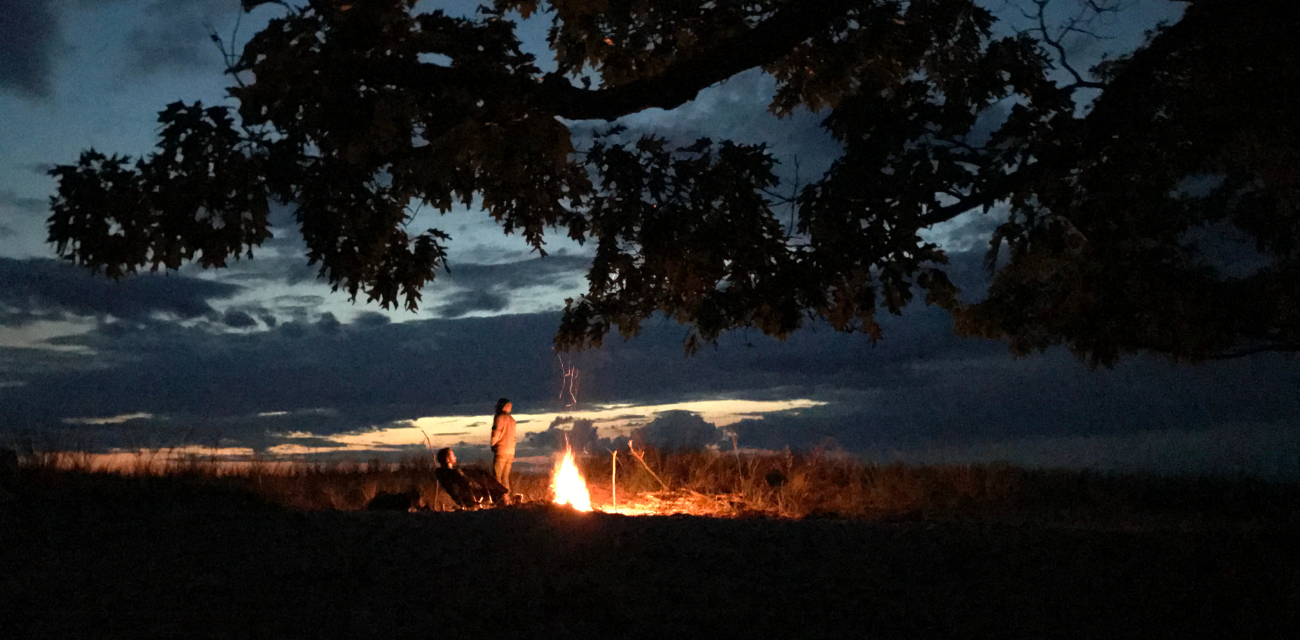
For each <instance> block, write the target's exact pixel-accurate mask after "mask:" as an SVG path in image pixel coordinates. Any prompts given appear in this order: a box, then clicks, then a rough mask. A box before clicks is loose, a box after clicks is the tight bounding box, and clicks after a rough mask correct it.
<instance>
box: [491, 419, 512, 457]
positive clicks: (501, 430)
mask: <svg viewBox="0 0 1300 640" xmlns="http://www.w3.org/2000/svg"><path fill="white" fill-rule="evenodd" d="M491 444H492V451H494V452H496V453H499V454H509V455H514V453H515V419H514V417H513V416H511V415H510V414H508V413H498V414H497V415H496V417H495V418H492V441H491Z"/></svg>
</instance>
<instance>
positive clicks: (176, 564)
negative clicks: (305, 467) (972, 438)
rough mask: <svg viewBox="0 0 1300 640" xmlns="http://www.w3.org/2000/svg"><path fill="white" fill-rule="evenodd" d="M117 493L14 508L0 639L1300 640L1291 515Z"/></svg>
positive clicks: (7, 525) (6, 528)
mask: <svg viewBox="0 0 1300 640" xmlns="http://www.w3.org/2000/svg"><path fill="white" fill-rule="evenodd" d="M109 493H111V494H112V495H113V496H114V499H112V500H109V499H105V498H106V496H107V495H108V494H105V495H98V494H96V492H93V491H92V492H89V493H87V492H85V491H81V490H66V489H64V490H58V489H52V490H45V489H42V490H39V491H37V490H32V489H27V490H22V491H18V492H17V493H16V494H15V495H16V497H15V495H11V496H9V498H8V500H7V501H6V502H5V503H4V504H0V637H3V638H15V639H16V638H29V637H30V638H298V637H326V638H357V637H362V638H365V637H374V638H405V637H421V638H539V637H540V638H549V637H555V638H567V637H573V638H678V637H680V638H686V637H705V638H708V637H711V636H712V637H716V638H732V637H735V638H746V637H748V638H780V637H798V638H823V637H832V636H838V637H850V638H914V637H935V638H939V637H942V638H1192V637H1218V638H1282V637H1288V638H1291V637H1300V636H1298V635H1297V631H1298V630H1300V627H1298V626H1297V615H1298V612H1300V545H1294V544H1293V543H1294V542H1296V540H1295V536H1294V531H1293V530H1292V529H1293V527H1292V526H1291V525H1290V524H1288V523H1273V524H1259V525H1249V524H1244V525H1239V526H1233V527H1222V526H1213V527H1211V526H1207V527H1193V528H1190V529H1189V528H1183V529H1178V528H1164V529H1159V528H1152V527H1147V528H1145V530H1134V531H1115V530H1110V531H1101V530H1095V529H1085V528H1078V527H1064V526H1058V525H1050V524H1032V525H1031V524H1023V523H1022V524H1012V523H1005V522H1004V523H1000V524H994V523H989V522H984V523H971V522H966V523H960V522H948V523H941V522H926V521H924V520H922V521H912V522H902V523H900V522H894V523H884V522H874V523H873V522H863V521H834V520H805V521H777V520H763V519H739V520H720V519H709V518H694V517H625V516H613V515H603V514H576V513H570V512H563V511H557V510H553V509H549V508H523V507H521V508H514V509H501V510H496V511H482V512H476V513H412V514H406V513H365V512H354V513H341V512H314V513H308V512H294V511H285V510H282V509H279V508H275V507H271V506H268V505H265V504H262V503H259V502H257V501H256V500H255V499H253V498H249V497H247V496H244V495H238V494H233V493H221V492H210V491H203V490H198V489H195V490H193V491H192V492H187V491H186V490H180V491H178V490H176V489H175V488H174V487H172V488H168V489H166V490H158V491H154V490H151V489H149V488H148V487H145V488H144V489H140V488H139V487H136V488H135V489H133V490H132V491H131V492H129V493H121V492H118V491H111V492H109Z"/></svg>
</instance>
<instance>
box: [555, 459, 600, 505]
mask: <svg viewBox="0 0 1300 640" xmlns="http://www.w3.org/2000/svg"><path fill="white" fill-rule="evenodd" d="M551 491H553V492H554V493H555V504H567V505H570V506H572V507H573V508H574V509H577V510H578V511H591V494H590V493H588V492H587V481H586V480H583V479H582V474H581V473H578V467H577V465H575V464H573V449H572V448H570V447H569V446H568V443H567V442H566V443H565V446H564V458H563V459H561V460H560V462H559V464H557V465H555V473H553V474H552V475H551Z"/></svg>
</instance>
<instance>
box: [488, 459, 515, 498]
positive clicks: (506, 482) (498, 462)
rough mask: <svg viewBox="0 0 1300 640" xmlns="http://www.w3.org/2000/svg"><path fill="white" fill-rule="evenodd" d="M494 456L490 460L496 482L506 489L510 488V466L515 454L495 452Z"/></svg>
mask: <svg viewBox="0 0 1300 640" xmlns="http://www.w3.org/2000/svg"><path fill="white" fill-rule="evenodd" d="M495 454H496V457H495V458H494V459H493V460H492V467H493V470H494V471H495V472H496V476H497V482H500V483H501V484H502V485H503V486H504V487H505V488H506V490H507V491H509V490H510V466H511V465H513V464H514V462H515V454H514V453H513V452H511V453H504V452H500V451H497V452H495Z"/></svg>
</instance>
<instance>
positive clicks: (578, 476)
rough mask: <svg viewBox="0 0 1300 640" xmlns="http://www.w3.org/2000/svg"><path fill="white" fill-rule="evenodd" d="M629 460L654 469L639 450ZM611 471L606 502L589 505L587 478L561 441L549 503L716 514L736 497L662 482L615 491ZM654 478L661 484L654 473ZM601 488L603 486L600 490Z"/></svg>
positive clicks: (592, 508)
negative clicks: (640, 488) (633, 490)
mask: <svg viewBox="0 0 1300 640" xmlns="http://www.w3.org/2000/svg"><path fill="white" fill-rule="evenodd" d="M631 453H632V456H633V459H635V460H638V461H639V462H640V463H641V464H642V465H643V466H645V468H646V470H647V471H649V473H650V474H651V475H654V471H651V470H650V467H649V466H647V465H646V464H645V460H644V459H643V458H641V456H640V455H639V453H640V452H637V451H635V450H632V451H631ZM613 462H614V469H615V470H617V468H618V456H617V454H615V456H614V459H613ZM615 475H616V474H612V475H611V478H610V493H609V494H608V495H609V501H606V502H601V503H600V504H599V505H593V504H592V500H591V491H590V489H588V487H587V481H586V479H585V478H583V477H582V472H581V471H579V470H578V466H577V464H576V463H575V459H574V455H573V449H572V448H571V447H570V446H569V444H568V442H565V446H564V456H563V457H561V458H560V460H559V461H558V462H557V463H556V464H555V468H554V470H553V471H552V472H551V494H552V495H553V496H554V497H553V498H552V502H553V503H554V504H556V505H561V506H563V505H568V506H570V507H572V508H573V509H574V510H576V511H584V512H593V511H599V512H602V513H617V514H621V515H638V516H647V515H672V514H691V515H719V514H724V513H727V512H729V510H730V509H729V504H730V501H731V500H732V499H734V498H737V497H739V496H732V495H719V496H705V495H702V494H699V493H696V492H695V491H690V490H685V491H670V490H669V489H668V487H667V486H666V485H664V486H663V491H656V492H649V493H644V492H643V493H636V494H632V495H624V494H622V493H621V492H620V491H619V490H618V486H617V481H616V478H615V477H614V476H615ZM654 478H655V480H657V481H659V482H660V484H661V485H662V484H663V481H662V480H660V479H659V477H658V476H657V475H654ZM601 490H602V491H603V489H601Z"/></svg>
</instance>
